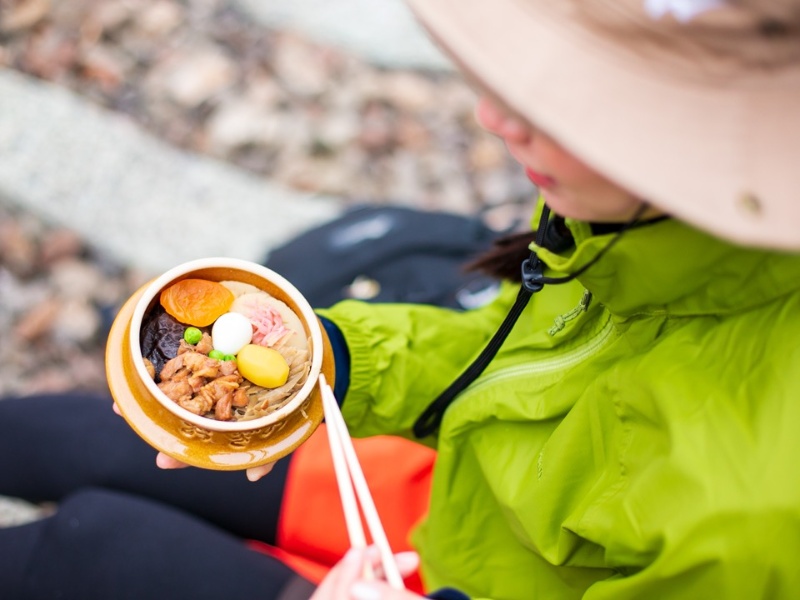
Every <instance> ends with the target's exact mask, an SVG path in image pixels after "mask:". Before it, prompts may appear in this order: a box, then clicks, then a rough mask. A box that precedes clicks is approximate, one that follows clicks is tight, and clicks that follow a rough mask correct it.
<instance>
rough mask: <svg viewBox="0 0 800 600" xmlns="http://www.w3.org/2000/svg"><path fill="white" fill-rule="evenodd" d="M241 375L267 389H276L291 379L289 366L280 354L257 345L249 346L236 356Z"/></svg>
mask: <svg viewBox="0 0 800 600" xmlns="http://www.w3.org/2000/svg"><path fill="white" fill-rule="evenodd" d="M236 363H237V365H238V366H239V373H241V375H242V377H244V378H245V379H248V380H250V381H252V382H253V383H255V384H256V385H260V386H261V387H265V388H276V387H279V386H281V385H283V384H284V383H286V380H287V379H288V378H289V364H288V363H287V362H286V359H285V358H283V356H282V355H281V353H280V352H278V351H277V350H273V349H272V348H266V347H264V346H259V345H257V344H247V345H246V346H245V347H244V348H242V349H241V350H240V351H239V353H238V354H237V355H236Z"/></svg>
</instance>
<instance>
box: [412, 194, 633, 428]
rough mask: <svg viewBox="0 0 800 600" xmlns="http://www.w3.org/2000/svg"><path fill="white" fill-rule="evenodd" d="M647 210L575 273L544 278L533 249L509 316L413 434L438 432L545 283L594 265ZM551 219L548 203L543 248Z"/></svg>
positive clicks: (540, 231)
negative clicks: (451, 408) (451, 410)
mask: <svg viewBox="0 0 800 600" xmlns="http://www.w3.org/2000/svg"><path fill="white" fill-rule="evenodd" d="M646 209H647V205H646V204H643V205H642V206H641V207H640V208H639V210H638V211H637V212H636V214H635V215H634V216H633V218H632V219H631V220H630V221H628V222H627V223H625V225H623V226H622V227H621V228H620V229H619V230H618V231H617V233H616V234H615V235H614V237H613V238H611V240H609V242H608V243H607V244H606V245H605V246H603V248H601V249H600V251H599V252H598V253H597V254H596V255H595V256H594V257H593V258H592V260H590V261H589V262H588V263H586V264H585V265H583V266H582V267H581V268H580V269H578V270H577V271H575V272H574V273H572V274H570V275H567V276H565V277H545V276H544V273H543V271H544V263H542V261H541V260H540V259H539V257H538V256H537V255H536V252H535V251H532V252H531V255H530V257H528V258H526V259H525V260H524V261H523V262H522V286H521V287H520V290H519V293H518V294H517V298H516V300H515V301H514V304H513V306H512V307H511V310H510V311H508V314H507V315H506V318H505V319H503V322H502V323H501V324H500V327H499V328H498V329H497V331H496V332H495V334H494V335H493V336H492V339H490V340H489V343H488V344H486V347H485V348H484V349H483V350H482V351H481V353H480V354H479V355H478V357H477V358H476V359H475V360H474V361H472V364H471V365H469V367H467V368H466V370H464V372H463V373H461V375H459V376H458V377H457V378H456V379H455V381H453V383H451V384H450V385H449V386H448V387H447V389H445V390H444V391H443V392H442V393H441V394H439V396H438V397H437V398H436V399H435V400H434V401H433V402H431V403H430V404H429V405H428V407H427V408H426V409H425V410H424V411H423V413H422V414H421V415H420V416H419V418H418V419H417V420H416V422H415V423H414V427H413V431H414V436H415V437H417V438H424V437H427V436H429V435H431V434H432V433H433V432H435V431H436V430H437V429H438V428H439V425H441V423H442V419H443V418H444V411H446V410H447V407H448V406H450V404H452V402H453V400H455V399H456V396H458V395H459V394H460V393H461V392H463V391H464V390H465V389H466V388H467V386H469V384H471V383H472V382H473V381H475V379H477V378H478V377H479V376H480V374H481V373H483V371H484V370H485V369H486V367H488V366H489V363H490V362H491V361H492V359H493V358H494V357H495V355H496V354H497V352H498V351H499V350H500V347H501V346H502V345H503V342H504V341H505V340H506V338H507V337H508V334H509V333H511V329H512V328H513V327H514V324H515V323H516V322H517V319H519V316H520V315H521V314H522V311H523V310H524V309H525V307H526V306H527V305H528V301H529V300H530V299H531V296H533V295H534V294H535V293H536V292H538V291H541V289H542V288H543V287H544V285H545V284H561V283H567V282H569V281H572V280H573V279H575V278H576V277H579V276H580V275H582V274H583V273H585V272H586V271H587V270H588V269H589V268H590V267H591V266H592V265H594V264H595V263H596V262H597V261H598V260H600V259H601V258H602V257H603V255H604V254H605V253H606V252H608V251H609V250H611V248H613V247H614V246H615V245H616V243H617V242H618V241H619V239H620V238H621V237H622V234H623V233H625V232H626V231H627V230H628V229H630V228H631V227H632V226H633V225H635V224H636V223H637V222H638V221H639V219H640V218H641V216H642V214H643V213H644V212H645V210H646ZM549 221H550V209H549V208H548V207H547V205H546V204H545V205H544V206H543V208H542V214H541V215H540V217H539V225H538V227H537V229H536V245H537V246H539V247H541V246H542V243H543V241H544V238H545V233H546V232H547V224H548V223H549Z"/></svg>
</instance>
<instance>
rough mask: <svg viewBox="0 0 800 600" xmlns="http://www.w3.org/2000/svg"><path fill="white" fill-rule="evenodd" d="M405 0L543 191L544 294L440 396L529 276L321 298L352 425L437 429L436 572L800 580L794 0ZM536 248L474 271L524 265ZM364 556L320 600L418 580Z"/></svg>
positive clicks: (680, 585) (578, 588)
mask: <svg viewBox="0 0 800 600" xmlns="http://www.w3.org/2000/svg"><path fill="white" fill-rule="evenodd" d="M411 3H412V5H413V7H414V8H415V10H416V12H417V14H418V16H419V17H420V19H421V21H422V22H423V24H425V25H426V26H427V27H428V28H429V29H430V31H431V33H432V35H433V37H434V38H435V39H436V40H437V41H438V42H439V43H440V44H441V46H442V47H443V48H444V49H446V50H447V51H448V52H450V54H451V55H452V56H453V58H454V59H455V61H456V63H457V64H458V65H459V66H460V67H461V68H462V69H463V71H464V72H465V73H466V74H467V75H468V76H469V77H471V79H472V80H473V81H474V82H475V84H476V86H477V87H478V88H479V89H480V90H483V92H484V94H485V98H484V99H483V100H482V101H481V103H480V105H479V107H478V118H479V120H480V121H481V122H482V123H483V125H484V126H485V127H486V128H487V129H489V130H490V131H493V132H494V133H496V134H497V135H499V136H500V137H502V138H503V139H504V140H505V142H506V144H507V145H508V149H509V151H510V152H511V154H512V155H513V156H514V157H515V158H516V159H517V160H518V161H519V162H520V163H522V164H523V165H524V166H525V167H526V168H527V169H528V173H529V176H530V178H531V179H532V180H533V181H534V182H535V183H536V184H537V185H538V186H539V189H540V191H541V194H542V199H543V202H544V204H543V205H541V206H540V215H539V216H538V219H537V221H536V223H538V227H539V233H540V235H539V236H538V238H537V241H536V242H535V243H534V244H533V246H532V249H533V251H534V255H533V256H531V257H530V258H529V259H528V262H527V263H526V266H525V268H524V270H523V275H522V276H523V279H524V280H525V285H523V293H521V294H520V296H519V297H524V296H528V295H530V294H533V297H532V299H531V300H530V303H529V304H528V306H527V307H526V308H525V309H524V310H523V311H522V312H521V315H520V316H519V317H518V321H517V322H516V324H515V325H514V327H513V328H512V329H511V331H510V334H508V337H507V338H506V339H505V341H504V342H503V343H502V346H501V347H500V349H499V351H498V352H497V354H496V355H495V356H494V357H493V359H492V360H491V361H490V362H488V363H487V361H486V360H485V359H477V361H476V363H474V364H473V367H470V368H469V369H468V370H467V375H466V376H465V377H464V380H463V381H462V382H460V383H459V384H456V385H455V387H453V389H452V390H448V392H445V393H444V394H443V395H442V396H440V397H439V399H438V400H437V401H436V402H435V403H433V404H430V402H431V398H432V397H434V396H436V395H437V394H439V393H440V392H442V390H445V389H447V388H448V387H449V386H452V385H453V384H452V382H453V381H454V380H457V378H458V377H459V375H460V374H461V373H463V372H464V370H465V367H466V365H469V364H470V363H471V362H472V361H473V360H475V359H476V356H477V355H478V353H479V352H480V350H481V348H482V347H483V346H484V345H485V344H486V343H487V340H489V338H491V337H492V335H493V334H494V332H495V330H496V329H497V328H498V323H499V322H500V321H501V319H502V317H503V313H504V312H505V311H508V310H509V306H510V305H511V304H512V303H513V298H514V294H516V286H509V289H507V293H506V295H505V297H504V298H503V299H501V300H500V301H498V302H496V303H494V304H493V305H491V306H489V307H487V308H485V309H482V310H478V311H474V312H471V313H462V314H452V313H442V311H437V310H434V309H431V308H428V307H407V306H395V307H372V306H364V305H360V304H357V303H353V302H345V303H342V304H341V305H339V306H337V307H334V308H333V309H332V310H330V311H327V312H325V315H326V316H327V317H328V318H329V319H331V320H332V321H333V322H335V323H336V324H337V326H338V327H339V328H340V330H341V331H342V333H343V335H344V338H345V339H346V341H347V345H348V347H349V349H350V356H351V368H350V377H351V379H350V385H349V390H348V393H347V395H346V398H345V401H344V406H343V409H344V412H345V416H346V417H347V419H348V421H349V423H350V424H351V427H352V431H354V432H355V433H356V434H357V435H372V434H375V433H387V432H390V433H396V434H400V435H403V434H406V435H407V434H408V432H409V431H411V430H414V431H416V433H417V434H425V436H426V437H425V438H424V439H425V441H427V442H428V443H431V444H435V445H436V447H437V449H438V457H437V463H436V466H435V470H434V477H433V488H432V494H431V506H430V514H429V516H428V518H427V520H426V522H425V524H424V525H423V526H422V527H421V528H420V529H419V530H418V531H417V532H416V534H415V538H414V539H415V543H416V547H417V549H418V550H419V552H420V555H421V559H422V572H423V575H424V579H425V580H426V582H427V584H428V585H429V587H430V588H432V589H434V588H438V587H442V586H448V587H453V588H457V589H458V590H460V591H461V592H463V593H465V594H466V595H468V596H470V597H476V598H478V597H480V598H519V599H535V598H542V599H545V598H546V599H548V600H551V599H554V598H579V597H585V598H592V599H601V598H609V599H614V600H620V599H625V598H654V597H658V598H704V597H724V598H761V597H782V598H791V597H795V596H797V595H798V594H800V570H798V569H797V565H796V557H797V556H798V554H800V479H798V477H797V475H796V466H795V465H796V464H797V461H798V459H800V436H798V425H797V424H798V423H800V404H798V402H797V401H796V399H797V395H798V383H797V382H796V380H795V378H794V373H797V372H798V368H800V351H799V350H798V343H797V340H798V339H800V256H799V255H798V254H796V253H794V252H789V251H786V250H788V249H792V250H796V249H798V248H800V227H798V225H800V202H798V201H797V198H796V195H797V193H798V192H797V190H798V189H800V169H798V165H800V36H798V35H797V31H798V27H800V2H797V1H776V2H759V1H756V0H749V1H745V0H742V1H739V2H734V1H733V0H731V1H730V2H722V1H713V0H712V1H702V0H696V1H694V2H690V1H685V2H678V1H672V2H669V1H664V2H654V1H648V2H643V1H637V0H624V1H620V0H614V1H611V0H606V1H603V0H583V1H578V0H573V1H571V0H564V1H561V2H552V1H548V0H498V1H495V2H481V1H479V0H412V2H411ZM549 211H552V213H553V215H554V216H553V217H552V218H550V219H548V216H547V213H548V212H549ZM516 241H517V242H518V241H519V240H516ZM526 242H527V241H526ZM526 245H527V243H523V246H522V250H523V253H522V255H521V256H519V257H518V258H516V259H514V254H513V252H514V250H515V249H517V246H518V244H515V243H509V245H508V246H506V247H504V248H502V249H500V250H499V251H498V253H496V254H495V256H493V257H491V259H489V260H486V261H483V262H482V263H481V264H482V265H483V266H490V267H493V268H494V267H497V266H501V267H504V266H505V265H506V264H507V263H509V261H510V264H511V265H514V268H516V269H519V266H518V265H519V264H520V262H522V259H524V258H526V257H527V256H528V255H529V254H530V252H529V251H528V250H527V248H526ZM756 246H757V247H759V248H757V247H756ZM768 247H774V248H780V249H782V250H781V251H774V250H768V249H765V248H768ZM539 288H540V291H537V289H539ZM524 302H525V300H524V299H523V300H522V301H521V304H523V305H524ZM512 320H513V318H512ZM490 345H493V346H496V343H495V344H490ZM488 355H489V356H491V352H489V353H488ZM487 364H488V366H487ZM478 373H481V374H480V375H479V376H477V378H475V379H474V380H473V376H475V375H476V374H478ZM465 385H466V387H465ZM454 392H460V393H454ZM420 415H424V417H423V419H422V420H420ZM350 558H351V559H350V560H349V561H346V562H344V563H343V564H342V565H341V566H340V567H338V568H337V569H336V570H334V572H333V573H332V574H331V575H330V576H329V578H328V579H327V580H326V581H325V582H324V583H323V585H322V587H321V588H320V590H319V591H318V592H317V595H316V596H315V597H314V598H315V600H317V599H322V598H347V597H353V598H357V599H358V600H372V599H377V598H383V599H391V598H406V597H413V596H412V595H411V594H409V593H405V592H403V593H401V592H395V591H392V590H390V589H389V588H388V586H387V585H386V584H383V583H376V582H366V581H362V580H360V579H359V564H358V558H359V557H358V556H355V557H350ZM348 594H351V596H348Z"/></svg>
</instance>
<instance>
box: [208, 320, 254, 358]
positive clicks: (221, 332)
mask: <svg viewBox="0 0 800 600" xmlns="http://www.w3.org/2000/svg"><path fill="white" fill-rule="evenodd" d="M252 339H253V325H252V324H251V323H250V319H248V318H247V317H245V316H244V315H243V314H241V313H237V312H228V313H225V314H224V315H222V316H221V317H220V318H219V319H217V320H216V321H214V325H213V326H212V327H211V343H212V344H213V345H214V350H218V351H219V352H222V354H230V355H233V354H237V353H238V352H239V350H241V349H242V348H244V347H245V346H246V345H247V344H249V343H250V341H251V340H252Z"/></svg>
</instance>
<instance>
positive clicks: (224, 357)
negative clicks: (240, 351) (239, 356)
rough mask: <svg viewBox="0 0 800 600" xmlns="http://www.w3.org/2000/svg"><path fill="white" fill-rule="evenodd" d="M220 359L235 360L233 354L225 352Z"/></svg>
mask: <svg viewBox="0 0 800 600" xmlns="http://www.w3.org/2000/svg"><path fill="white" fill-rule="evenodd" d="M222 360H236V357H235V356H234V355H233V354H226V355H225V356H223V357H222Z"/></svg>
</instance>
